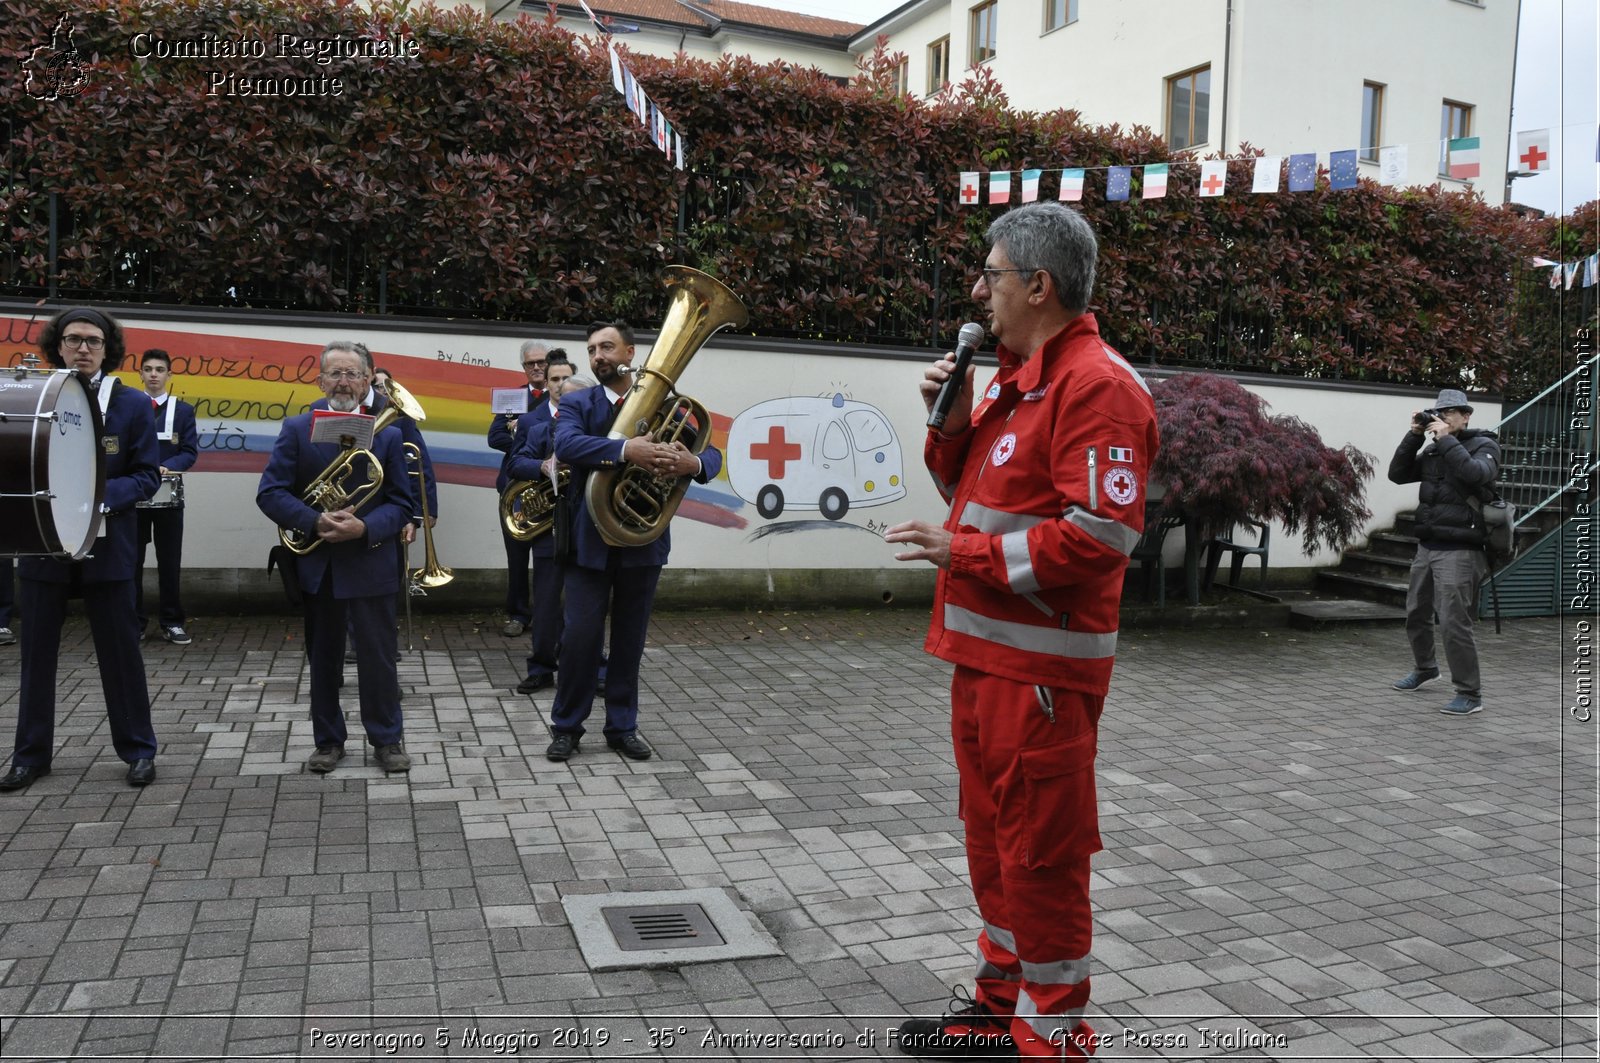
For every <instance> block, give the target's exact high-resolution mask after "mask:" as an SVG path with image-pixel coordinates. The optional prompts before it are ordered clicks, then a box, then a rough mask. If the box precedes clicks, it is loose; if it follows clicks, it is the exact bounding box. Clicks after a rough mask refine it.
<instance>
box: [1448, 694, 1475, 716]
mask: <svg viewBox="0 0 1600 1063" xmlns="http://www.w3.org/2000/svg"><path fill="white" fill-rule="evenodd" d="M1439 711H1440V712H1442V713H1444V714H1445V715H1446V716H1471V715H1472V714H1473V713H1475V712H1482V711H1483V699H1482V698H1475V697H1473V696H1472V695H1471V694H1457V695H1456V696H1455V697H1453V698H1451V699H1450V704H1448V705H1446V706H1445V707H1444V708H1442V709H1440V710H1439Z"/></svg>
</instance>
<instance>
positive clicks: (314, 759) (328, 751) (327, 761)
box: [306, 746, 344, 775]
mask: <svg viewBox="0 0 1600 1063" xmlns="http://www.w3.org/2000/svg"><path fill="white" fill-rule="evenodd" d="M343 759H344V746H318V747H317V751H316V752H315V753H313V754H311V755H310V756H309V757H307V758H306V770H307V771H314V772H316V773H317V774H318V775H326V774H328V772H330V771H332V770H333V769H334V768H337V767H338V766H339V762H340V761H341V760H343Z"/></svg>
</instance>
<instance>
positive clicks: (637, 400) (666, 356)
mask: <svg viewBox="0 0 1600 1063" xmlns="http://www.w3.org/2000/svg"><path fill="white" fill-rule="evenodd" d="M662 283H663V284H665V285H666V287H667V290H668V292H669V293H670V294H669V296H668V302H667V315H666V319H665V320H664V321H663V322H662V323H661V332H660V334H659V335H658V336H657V337H656V342H655V345H654V346H653V347H651V348H650V357H649V358H647V359H645V363H644V366H643V368H641V369H637V370H635V371H634V373H633V379H634V384H633V387H632V388H631V389H630V390H629V391H628V393H627V396H626V397H625V398H624V400H623V403H622V408H621V409H620V410H618V411H617V417H616V420H615V421H614V422H613V427H612V429H611V433H610V436H609V438H611V439H632V438H633V437H634V436H641V435H647V436H650V437H651V438H652V439H653V440H654V441H655V442H657V443H673V442H683V444H684V445H685V446H687V447H688V448H689V450H690V451H691V452H693V453H695V454H699V453H700V452H701V451H702V450H704V449H705V448H706V444H707V443H709V442H710V441H711V415H710V414H708V413H707V412H706V408H705V406H703V405H701V404H700V403H699V402H696V401H695V400H694V399H691V398H689V397H688V396H685V395H680V394H678V392H677V384H678V377H679V376H681V375H682V374H683V370H684V368H685V367H687V366H688V364H689V359H691V358H693V357H694V355H695V352H696V351H698V350H699V349H700V348H701V346H702V345H704V344H705V342H706V340H708V339H710V338H711V336H712V334H713V333H715V332H716V331H717V330H718V329H720V328H724V327H726V326H729V325H732V326H734V327H735V328H738V327H742V326H743V325H744V323H745V322H746V321H748V320H749V312H748V311H746V310H745V307H744V303H742V302H740V301H739V297H738V296H737V295H735V294H733V292H732V291H731V290H730V289H729V288H728V287H727V285H725V284H723V283H722V282H721V281H719V280H717V279H716V278H715V277H711V276H708V275H707V274H704V273H701V272H700V271H699V270H697V269H690V268H689V267H688V266H668V267H667V268H666V270H665V272H664V275H663V277H662ZM688 490H689V477H687V476H659V475H657V474H655V473H652V472H649V471H647V470H646V469H643V468H640V467H639V466H637V465H632V464H623V465H620V466H617V467H616V468H611V469H601V470H597V471H595V472H593V473H591V474H590V475H589V485H588V487H587V488H585V490H584V501H585V502H586V503H587V504H588V507H589V515H590V516H591V517H592V518H593V519H594V525H595V528H596V530H598V531H599V532H600V538H602V539H604V540H605V541H606V542H607V543H609V544H611V545H612V546H644V545H645V544H647V543H652V542H655V541H656V540H657V539H659V538H660V537H661V535H662V533H663V532H665V531H666V530H667V522H668V521H670V520H671V519H672V515H673V514H674V513H676V512H677V510H678V505H679V503H681V502H682V501H683V496H684V494H685V493H686V492H687V491H688Z"/></svg>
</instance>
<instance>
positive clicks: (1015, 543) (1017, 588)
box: [1000, 531, 1039, 594]
mask: <svg viewBox="0 0 1600 1063" xmlns="http://www.w3.org/2000/svg"><path fill="white" fill-rule="evenodd" d="M1000 553H1001V556H1003V557H1004V558H1005V560H1006V583H1007V584H1009V585H1010V587H1011V589H1012V591H1014V592H1015V593H1017V594H1032V593H1033V592H1034V591H1036V590H1038V589H1039V577H1037V576H1035V575H1034V574H1033V555H1032V554H1030V553H1029V552H1028V533H1027V532H1025V531H1016V532H1010V533H1008V534H1006V535H1002V536H1000Z"/></svg>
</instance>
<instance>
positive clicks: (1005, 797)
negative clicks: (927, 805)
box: [951, 667, 1103, 1057]
mask: <svg viewBox="0 0 1600 1063" xmlns="http://www.w3.org/2000/svg"><path fill="white" fill-rule="evenodd" d="M1049 694H1050V701H1051V703H1052V708H1053V711H1054V717H1053V719H1052V717H1051V716H1050V714H1048V713H1046V711H1045V710H1044V708H1043V707H1042V705H1041V701H1040V697H1039V694H1038V692H1037V691H1036V689H1035V688H1034V686H1033V685H1031V684H1027V683H1019V682H1015V681H1013V680H1009V679H1002V678H999V677H996V676H990V675H985V674H984V673H981V672H978V671H976V670H974V669H971V668H965V667H958V668H957V669H956V673H955V676H954V679H953V681H952V684H951V708H952V713H951V728H952V735H953V738H954V743H955V750H956V765H957V768H958V770H959V772H960V776H961V816H962V820H963V821H964V823H965V825H966V835H967V838H966V840H967V862H968V867H969V869H970V872H971V875H972V887H973V893H974V895H975V896H976V899H977V902H978V909H979V911H980V912H981V913H982V915H983V919H984V923H985V929H984V933H983V934H982V935H980V936H979V951H980V957H981V958H980V963H979V968H978V973H979V979H978V982H979V985H978V992H977V993H976V994H975V996H976V998H977V999H978V1001H979V1002H980V1003H982V1004H985V1005H986V1006H988V1007H989V1008H991V1010H994V1011H996V1012H998V1013H1001V1014H1006V1013H1008V1012H1012V1011H1014V1012H1015V1013H1016V1014H1017V1015H1018V1016H1019V1017H1018V1018H1016V1019H1014V1021H1013V1023H1012V1036H1013V1037H1014V1038H1017V1043H1018V1046H1019V1051H1021V1052H1022V1053H1023V1054H1024V1055H1043V1056H1055V1057H1060V1056H1062V1055H1082V1054H1083V1053H1082V1051H1081V1049H1080V1048H1078V1047H1077V1046H1076V1045H1074V1044H1072V1043H1071V1042H1072V1041H1073V1040H1074V1039H1075V1038H1078V1039H1081V1038H1083V1037H1084V1036H1085V1035H1086V1034H1087V1033H1088V1029H1087V1027H1086V1026H1081V1025H1080V1023H1081V1019H1082V1014H1083V1009H1084V1007H1085V1006H1086V1004H1087V1003H1088V999H1089V965H1090V959H1089V949H1090V939H1091V936H1092V924H1091V916H1090V909H1089V857H1090V855H1091V854H1092V853H1094V852H1095V851H1097V850H1098V849H1099V848H1100V835H1099V829H1098V813H1097V809H1096V806H1095V792H1094V773H1093V761H1094V752H1095V738H1096V735H1095V729H1096V724H1097V723H1098V721H1099V716H1100V710H1101V708H1102V706H1103V699H1101V698H1098V697H1092V696H1089V695H1086V694H1083V693H1081V692H1078V691H1070V690H1064V689H1061V688H1052V689H1050V691H1049ZM995 931H999V933H996V932H995ZM1004 931H1009V932H1010V933H1009V935H1004ZM985 976H988V977H985ZM1024 1012H1026V1013H1027V1015H1028V1018H1027V1019H1023V1018H1021V1017H1020V1016H1022V1014H1023V1013H1024ZM1058 1029H1059V1030H1061V1031H1063V1033H1062V1034H1060V1035H1058V1036H1056V1037H1055V1038H1054V1039H1052V1038H1051V1037H1050V1036H1049V1035H1050V1033H1052V1032H1053V1031H1056V1030H1058Z"/></svg>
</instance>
